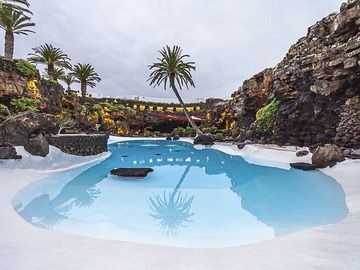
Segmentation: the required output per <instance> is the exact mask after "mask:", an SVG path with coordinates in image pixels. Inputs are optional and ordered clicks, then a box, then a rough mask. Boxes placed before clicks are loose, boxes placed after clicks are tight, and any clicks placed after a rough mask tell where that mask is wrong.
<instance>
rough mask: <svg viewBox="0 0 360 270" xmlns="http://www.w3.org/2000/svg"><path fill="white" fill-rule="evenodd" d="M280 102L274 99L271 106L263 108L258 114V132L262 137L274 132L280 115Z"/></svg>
mask: <svg viewBox="0 0 360 270" xmlns="http://www.w3.org/2000/svg"><path fill="white" fill-rule="evenodd" d="M279 105H280V102H279V101H278V100H276V99H273V101H271V103H270V104H268V105H266V106H265V107H263V108H261V109H260V110H259V111H258V113H257V121H256V124H257V125H256V132H257V133H258V134H261V135H266V134H272V133H273V132H274V126H275V121H276V118H277V115H278V110H279Z"/></svg>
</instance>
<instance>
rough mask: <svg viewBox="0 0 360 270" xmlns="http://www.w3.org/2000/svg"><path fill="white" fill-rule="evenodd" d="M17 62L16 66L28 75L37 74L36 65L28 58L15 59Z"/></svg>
mask: <svg viewBox="0 0 360 270" xmlns="http://www.w3.org/2000/svg"><path fill="white" fill-rule="evenodd" d="M15 64H16V68H17V69H18V70H19V71H20V72H21V73H23V74H24V75H26V76H35V75H36V74H37V72H38V71H37V69H36V67H35V66H34V65H33V64H31V63H30V62H28V61H26V60H23V59H18V60H15Z"/></svg>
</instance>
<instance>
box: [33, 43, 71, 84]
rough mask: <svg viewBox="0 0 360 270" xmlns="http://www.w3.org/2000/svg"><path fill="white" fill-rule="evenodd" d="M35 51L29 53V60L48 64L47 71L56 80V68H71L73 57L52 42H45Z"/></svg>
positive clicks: (50, 77) (34, 49) (51, 78)
mask: <svg viewBox="0 0 360 270" xmlns="http://www.w3.org/2000/svg"><path fill="white" fill-rule="evenodd" d="M33 51H34V52H33V53H29V56H30V58H29V61H30V62H32V63H35V64H45V65H47V73H48V76H49V79H50V80H54V75H56V74H54V73H55V68H56V67H59V68H66V69H70V68H71V64H70V63H69V61H71V59H70V58H69V57H68V56H67V55H66V54H65V53H63V52H62V50H61V49H59V48H56V47H54V46H53V45H51V44H47V43H45V44H44V45H41V46H40V47H36V48H33Z"/></svg>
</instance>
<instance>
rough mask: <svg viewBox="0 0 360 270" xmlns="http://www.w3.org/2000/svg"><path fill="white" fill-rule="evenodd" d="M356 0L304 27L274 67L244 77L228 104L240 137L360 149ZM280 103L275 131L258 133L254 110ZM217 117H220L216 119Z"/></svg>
mask: <svg viewBox="0 0 360 270" xmlns="http://www.w3.org/2000/svg"><path fill="white" fill-rule="evenodd" d="M359 25H360V0H349V1H348V2H347V3H345V4H343V5H342V7H341V10H340V12H339V13H332V14H330V15H329V16H327V17H325V18H324V19H322V20H321V21H319V22H317V23H316V24H314V25H313V26H311V27H310V28H309V29H308V34H307V36H305V37H302V38H300V39H299V41H298V42H297V43H296V44H294V45H293V46H291V48H290V49H289V51H288V53H287V55H286V56H285V57H284V59H283V60H282V61H281V62H280V63H279V64H277V65H276V66H275V67H274V68H269V69H265V70H264V71H262V72H260V73H258V74H256V75H254V76H253V77H252V78H250V79H248V80H246V81H245V82H244V83H243V85H242V86H241V87H240V88H239V90H238V91H237V92H235V93H234V94H233V95H232V100H231V101H230V102H228V104H229V106H230V107H231V108H232V110H233V111H234V112H235V116H236V119H235V120H236V121H237V122H238V123H239V128H240V129H244V130H246V133H245V134H242V136H241V140H246V139H251V140H254V141H257V140H258V139H262V141H263V142H265V143H276V144H279V145H285V144H291V145H297V146H311V145H319V144H321V145H324V144H328V143H335V144H337V145H339V146H344V147H348V148H359V147H360V90H359V89H360V88H359V84H360V62H359V60H360V27H359ZM274 98H276V99H277V100H278V101H279V102H280V106H279V110H278V114H277V117H276V121H275V124H274V129H273V131H270V132H269V133H270V134H267V135H266V136H265V137H264V138H263V135H262V134H261V133H257V131H256V125H253V124H254V123H256V122H255V120H256V113H257V112H258V111H259V110H260V109H261V108H263V107H264V106H266V105H267V104H269V103H270V102H271V101H272V100H273V99H274ZM217 119H220V117H218V118H217Z"/></svg>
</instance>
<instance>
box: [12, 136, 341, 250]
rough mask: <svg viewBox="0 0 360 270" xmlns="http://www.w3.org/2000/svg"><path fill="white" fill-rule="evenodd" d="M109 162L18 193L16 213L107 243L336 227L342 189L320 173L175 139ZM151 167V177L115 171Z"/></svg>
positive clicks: (201, 240)
mask: <svg viewBox="0 0 360 270" xmlns="http://www.w3.org/2000/svg"><path fill="white" fill-rule="evenodd" d="M109 150H110V151H111V153H112V155H111V157H110V158H108V159H106V160H104V161H102V162H100V163H98V164H95V165H94V164H92V165H85V166H83V167H80V168H77V169H72V170H69V171H66V172H62V173H58V174H55V175H52V176H50V177H49V178H47V179H44V180H42V181H40V182H37V183H35V184H33V185H31V186H29V187H27V188H26V189H25V190H23V191H21V192H20V193H19V194H18V195H17V196H16V198H14V201H13V203H14V207H15V209H16V211H17V212H18V213H19V214H20V216H21V217H23V218H24V219H25V220H26V221H28V222H30V223H32V224H33V225H35V226H39V227H42V228H47V229H51V230H55V231H63V232H69V233H74V234H80V235H85V236H90V237H96V238H101V239H112V240H122V241H131V242H139V243H147V244H156V245H166V246H177V247H190V248H192V247H193V248H195V247H206V248H208V247H211V248H216V247H229V246H236V245H244V244H249V243H254V242H258V241H263V240H269V239H273V238H276V237H281V236H284V235H287V234H291V233H294V232H297V231H301V230H304V229H307V228H311V227H315V226H320V225H325V224H331V223H336V222H338V221H340V220H341V219H343V218H345V217H346V215H347V213H348V209H347V206H346V202H345V194H344V191H343V190H342V187H341V186H340V185H339V184H338V183H337V182H336V181H335V180H334V179H332V178H331V177H328V176H326V175H324V174H322V173H321V172H317V171H315V172H303V171H299V170H294V169H291V170H284V169H279V168H273V167H265V166H259V165H254V164H250V163H247V162H246V161H245V160H244V159H243V158H242V157H239V156H232V155H228V154H225V153H223V152H220V151H217V150H214V149H212V148H205V149H196V148H195V147H194V146H193V145H192V144H189V143H185V142H172V141H146V140H142V141H128V142H122V143H116V144H113V145H110V146H109ZM128 167H135V168H138V167H151V168H153V169H154V172H152V173H150V174H149V175H148V176H147V177H146V178H144V179H135V180H134V179H125V178H120V177H116V176H111V175H109V172H110V170H112V169H114V168H128Z"/></svg>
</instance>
